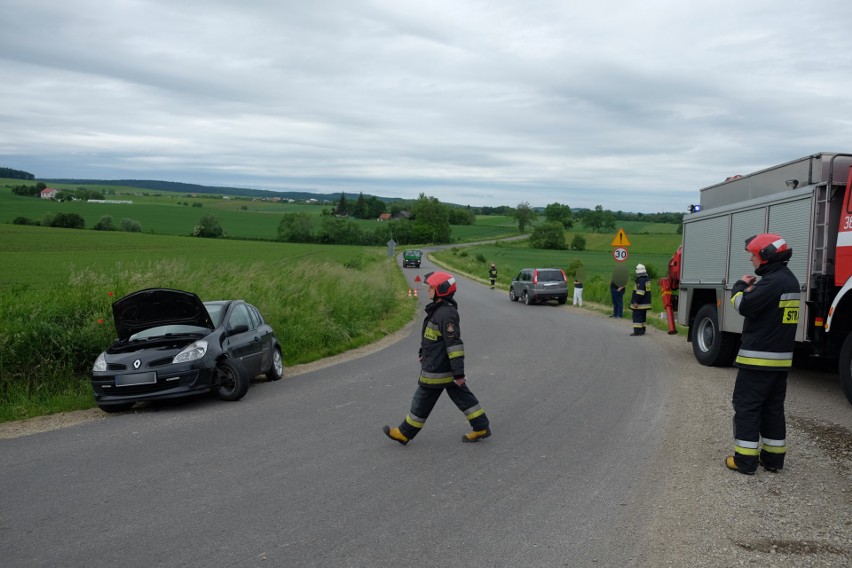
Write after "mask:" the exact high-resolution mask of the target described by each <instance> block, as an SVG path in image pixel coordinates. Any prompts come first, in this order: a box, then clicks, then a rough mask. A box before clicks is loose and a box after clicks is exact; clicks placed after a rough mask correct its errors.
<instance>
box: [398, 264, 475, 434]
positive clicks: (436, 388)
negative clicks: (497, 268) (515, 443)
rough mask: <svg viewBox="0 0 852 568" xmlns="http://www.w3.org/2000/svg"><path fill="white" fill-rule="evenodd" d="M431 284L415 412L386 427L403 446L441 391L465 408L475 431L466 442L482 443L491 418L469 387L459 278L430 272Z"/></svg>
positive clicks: (414, 399) (413, 401)
mask: <svg viewBox="0 0 852 568" xmlns="http://www.w3.org/2000/svg"><path fill="white" fill-rule="evenodd" d="M425 281H426V284H427V285H428V286H429V299H430V300H432V302H431V303H430V304H429V305H427V306H426V318H425V319H424V320H423V329H422V332H421V339H420V379H419V380H418V385H417V390H416V391H415V392H414V397H413V399H412V400H411V411H410V412H409V413H408V415H407V416H406V417H405V420H403V421H402V423H401V424H400V425H399V427H398V428H391V427H389V426H385V427H384V428H383V430H384V432H385V435H386V436H387V437H389V438H390V439H392V440H396V441H397V442H399V443H400V444H402V445H405V444H407V443H408V442H409V441H410V440H411V439H412V438H414V437H415V436H416V435H417V434H418V433H419V432H420V430H421V429H423V425H424V424H425V422H426V419H427V418H429V414H431V412H432V409H433V408H434V407H435V403H436V402H438V398H440V396H441V393H442V392H444V391H447V395H448V396H449V397H450V400H452V401H453V403H454V404H455V405H456V406H457V407H458V409H459V410H461V411H462V412H463V413H464V415H465V417H466V418H467V420H468V422H470V426H471V428H472V431H471V432H469V433H467V434H466V435H464V436H462V442H478V441H479V440H482V439H484V438H487V437H489V436H490V435H491V429H490V428H489V422H488V417H487V416H486V415H485V411H484V410H483V409H482V408H481V407H480V406H479V401H478V400H477V398H476V396H474V394H473V393H472V392H471V391H470V389H469V388H468V387H467V384H466V382H467V381H466V380H465V374H464V343H462V340H461V329H460V327H459V312H458V304H457V303H456V301H455V299H454V298H453V295H454V294H455V292H456V279H455V278H454V277H453V276H452V275H451V274H449V273H447V272H430V273H429V274H427V275H426V278H425Z"/></svg>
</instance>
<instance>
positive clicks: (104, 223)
mask: <svg viewBox="0 0 852 568" xmlns="http://www.w3.org/2000/svg"><path fill="white" fill-rule="evenodd" d="M94 229H95V230H96V231H115V230H116V227H115V225H114V224H113V223H112V217H111V216H109V215H104V216H103V217H101V220H100V221H98V222H97V224H96V225H95V227H94Z"/></svg>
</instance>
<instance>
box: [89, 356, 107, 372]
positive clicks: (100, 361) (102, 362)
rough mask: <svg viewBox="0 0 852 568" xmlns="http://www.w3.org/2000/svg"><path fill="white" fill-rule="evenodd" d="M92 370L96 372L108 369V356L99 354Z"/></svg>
mask: <svg viewBox="0 0 852 568" xmlns="http://www.w3.org/2000/svg"><path fill="white" fill-rule="evenodd" d="M92 370H93V371H94V372H96V373H103V372H104V371H106V370H107V364H106V357H104V354H103V353H101V354H100V355H98V358H97V359H95V364H94V365H92Z"/></svg>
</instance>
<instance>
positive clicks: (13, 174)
mask: <svg viewBox="0 0 852 568" xmlns="http://www.w3.org/2000/svg"><path fill="white" fill-rule="evenodd" d="M0 178H11V179H26V180H34V179H35V176H34V175H33V174H31V173H30V172H25V171H23V170H13V169H12V168H0Z"/></svg>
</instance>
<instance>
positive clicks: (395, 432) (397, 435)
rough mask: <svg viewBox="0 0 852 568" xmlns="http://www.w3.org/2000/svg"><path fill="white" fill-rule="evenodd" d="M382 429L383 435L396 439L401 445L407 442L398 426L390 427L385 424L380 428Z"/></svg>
mask: <svg viewBox="0 0 852 568" xmlns="http://www.w3.org/2000/svg"><path fill="white" fill-rule="evenodd" d="M382 431H384V433H385V436H387V437H388V438H390V439H391V440H396V441H397V442H399V443H400V444H402V445H403V446H404V445H405V444H407V443H408V438H406V437H405V435H404V434H403V433H402V432H400V431H399V428H391V427H390V426H385V427H383V428H382Z"/></svg>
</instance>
